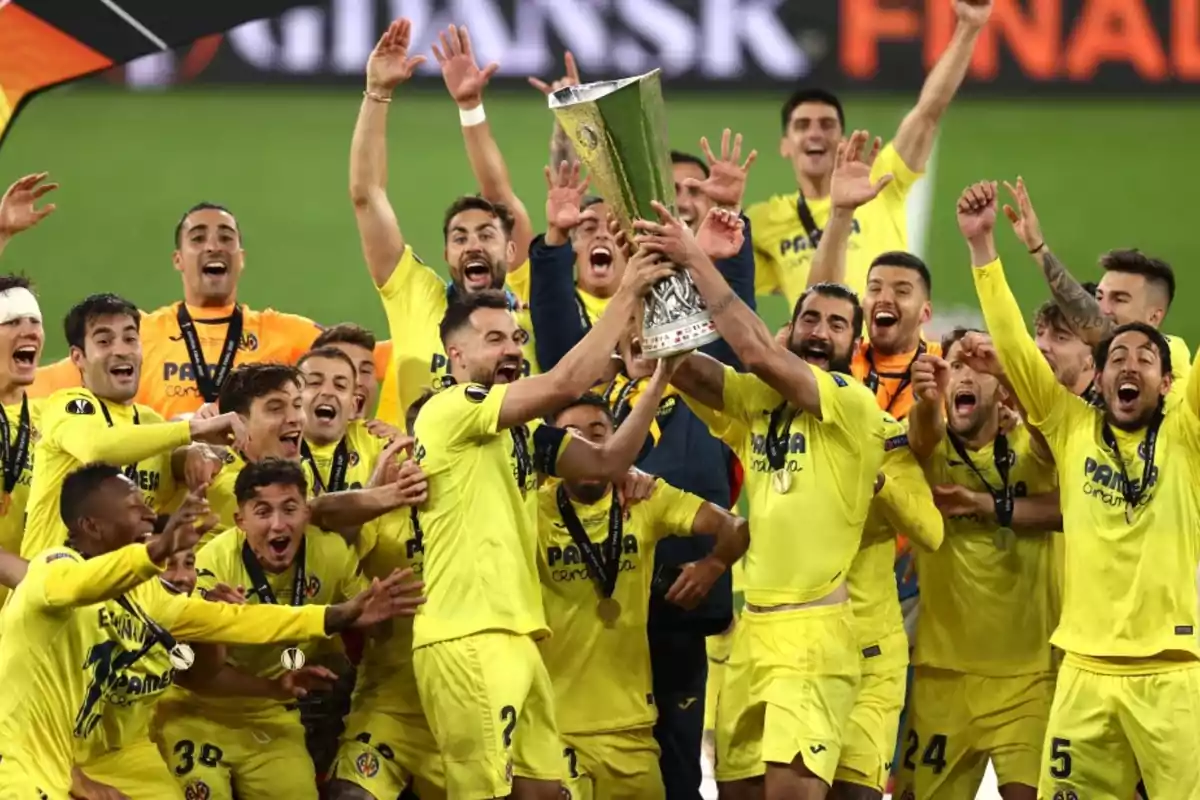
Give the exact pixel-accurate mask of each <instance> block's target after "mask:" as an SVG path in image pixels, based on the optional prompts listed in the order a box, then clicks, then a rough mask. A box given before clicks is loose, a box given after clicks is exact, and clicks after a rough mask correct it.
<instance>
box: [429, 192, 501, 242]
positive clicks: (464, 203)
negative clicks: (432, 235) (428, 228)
mask: <svg viewBox="0 0 1200 800" xmlns="http://www.w3.org/2000/svg"><path fill="white" fill-rule="evenodd" d="M464 211H483V212H485V213H488V214H491V215H492V216H493V217H495V218H496V219H498V220H500V227H501V228H502V229H503V230H504V235H505V236H512V232H513V227H514V226H515V225H516V222H517V221H516V218H515V217H513V215H512V211H510V210H509V209H508V206H506V205H504V203H493V202H492V201H490V200H487V199H485V198H483V197H480V196H479V195H477V194H465V195H463V196H462V197H459V198H457V199H456V200H455V201H454V202H453V203H451V204H450V207H449V208H447V209H446V216H445V217H444V218H443V219H442V240H443V241H449V240H450V221H451V220H453V219H454V218H455V217H456V216H458V215H459V214H461V213H462V212H464Z"/></svg>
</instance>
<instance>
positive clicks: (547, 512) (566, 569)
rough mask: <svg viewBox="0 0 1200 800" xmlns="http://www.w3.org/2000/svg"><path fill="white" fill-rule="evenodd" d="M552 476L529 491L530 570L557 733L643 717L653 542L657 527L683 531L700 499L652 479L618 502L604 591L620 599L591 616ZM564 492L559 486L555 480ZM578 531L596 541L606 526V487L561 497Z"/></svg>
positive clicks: (589, 581) (648, 705)
mask: <svg viewBox="0 0 1200 800" xmlns="http://www.w3.org/2000/svg"><path fill="white" fill-rule="evenodd" d="M561 486H562V484H561V483H558V482H556V483H555V484H554V485H548V486H543V487H542V488H541V490H540V491H539V492H538V523H537V530H538V572H539V574H540V575H541V582H542V599H543V602H544V605H545V609H546V623H547V624H548V625H549V626H550V630H551V632H552V633H553V636H551V637H549V638H546V639H543V640H542V641H541V642H540V643H539V644H540V646H541V650H542V659H543V660H544V661H545V663H546V670H547V671H548V672H549V673H550V679H551V681H552V683H553V684H554V696H555V710H556V715H557V717H558V728H559V732H561V733H568V734H569V733H595V732H600V731H619V730H626V729H629V728H639V727H649V726H651V725H653V724H654V720H655V717H656V710H655V707H654V703H653V694H652V688H651V686H652V684H651V679H650V645H649V643H648V642H647V639H646V620H647V618H648V616H649V612H650V583H651V580H652V578H653V573H654V547H655V545H656V544H657V543H658V540H659V539H661V538H662V537H664V536H672V535H676V536H689V535H691V533H692V523H693V522H694V521H695V519H696V513H697V512H698V511H699V510H700V507H701V505H703V503H704V501H703V500H701V499H700V498H699V497H696V496H695V495H691V494H688V493H687V492H682V491H680V490H679V489H676V488H674V487H673V486H669V485H667V484H666V483H663V482H661V481H660V482H659V483H658V484H657V485H656V486H655V488H654V493H653V494H652V495H651V496H650V498H649V499H648V500H646V501H644V502H642V503H638V504H636V505H634V506H631V507H630V508H629V509H628V514H629V518H628V519H623V517H624V512H623V511H622V513H621V514H618V515H617V516H618V518H622V521H621V523H620V524H621V532H620V568H619V572H618V573H617V582H616V586H615V588H614V590H613V594H612V599H613V600H615V601H616V602H618V603H619V604H620V606H621V614H620V617H618V619H617V620H616V622H615V623H614V624H613V625H612V626H611V627H609V626H606V625H605V624H604V622H603V621H602V620H601V619H600V616H599V613H598V611H597V604H598V603H599V601H600V598H601V595H600V593H599V591H598V589H597V586H596V582H595V580H594V578H593V577H592V574H591V570H590V569H589V567H588V562H587V559H586V558H585V557H584V556H583V555H582V554H581V552H580V549H579V547H578V546H577V545H576V544H575V542H574V540H573V539H572V537H571V534H570V533H569V532H568V530H567V527H566V525H565V524H564V523H563V517H562V513H561V512H560V510H559V506H558V496H559V488H560V487H561ZM563 494H564V495H565V494H566V492H565V489H564V490H563ZM567 502H569V503H570V504H571V507H572V508H573V509H574V511H575V513H576V515H577V516H578V518H579V522H580V524H581V525H582V526H583V529H584V531H586V532H587V536H588V539H589V540H590V541H592V542H595V543H597V544H598V545H599V546H600V549H601V552H603V548H604V545H605V542H606V540H607V539H608V536H609V529H610V524H611V514H610V510H611V509H612V508H613V505H612V502H613V501H612V493H611V492H609V494H607V495H605V496H604V497H603V498H602V499H601V500H599V501H598V502H596V503H592V504H586V503H581V502H576V501H574V500H571V499H569V498H567Z"/></svg>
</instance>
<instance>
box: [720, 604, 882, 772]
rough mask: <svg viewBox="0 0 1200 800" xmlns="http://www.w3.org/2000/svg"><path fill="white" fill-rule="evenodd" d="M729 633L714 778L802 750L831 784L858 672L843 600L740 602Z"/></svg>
mask: <svg viewBox="0 0 1200 800" xmlns="http://www.w3.org/2000/svg"><path fill="white" fill-rule="evenodd" d="M733 637H734V640H733V651H732V652H731V653H730V656H729V661H728V662H727V663H726V665H725V680H724V682H723V685H722V687H721V698H720V702H719V703H718V705H717V728H716V766H715V772H716V778H717V781H719V782H725V781H736V780H742V779H745V778H753V777H758V776H760V775H763V774H764V773H765V771H766V764H767V763H774V764H790V763H792V762H793V761H794V760H795V758H796V756H801V757H802V758H803V761H804V766H806V767H807V768H808V769H809V770H810V771H811V772H812V773H813V774H815V775H816V776H817V777H819V778H820V779H821V780H823V781H825V782H826V783H828V784H832V782H833V778H834V774H835V773H836V771H837V764H838V758H839V756H840V754H841V745H842V735H843V726H844V724H845V721H846V719H848V718H849V716H850V712H851V709H853V707H854V698H855V695H856V694H857V693H858V685H859V676H860V669H859V654H858V647H857V646H856V644H855V640H854V628H853V615H852V614H851V611H850V604H849V603H842V604H839V605H835V606H818V607H816V608H808V609H801V610H796V611H775V612H767V613H756V612H752V611H749V610H747V611H745V612H744V613H743V614H742V616H741V618H740V619H739V620H738V625H737V627H736V628H735V629H734V634H733Z"/></svg>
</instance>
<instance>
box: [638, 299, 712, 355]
mask: <svg viewBox="0 0 1200 800" xmlns="http://www.w3.org/2000/svg"><path fill="white" fill-rule="evenodd" d="M720 338H721V334H719V333H717V326H716V325H714V324H713V321H712V317H710V316H709V315H708V312H707V311H705V312H703V313H700V314H694V315H692V316H690V317H686V318H684V319H681V320H679V321H678V322H672V323H670V324H668V325H662V326H659V327H657V328H647V329H645V330H643V331H642V357H643V358H668V357H670V356H675V355H679V354H680V353H690V352H692V351H693V350H696V349H699V348H700V347H703V346H704V345H706V344H708V343H709V342H715V341H716V340H717V339H720Z"/></svg>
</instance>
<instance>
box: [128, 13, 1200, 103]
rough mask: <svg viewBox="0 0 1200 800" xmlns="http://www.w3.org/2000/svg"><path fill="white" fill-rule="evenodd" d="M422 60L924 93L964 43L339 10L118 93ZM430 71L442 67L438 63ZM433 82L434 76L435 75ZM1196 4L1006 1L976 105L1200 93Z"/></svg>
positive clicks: (748, 16) (774, 23)
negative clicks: (406, 43)
mask: <svg viewBox="0 0 1200 800" xmlns="http://www.w3.org/2000/svg"><path fill="white" fill-rule="evenodd" d="M401 15H403V16H408V17H410V18H412V19H413V21H414V26H415V34H416V39H417V43H416V50H417V51H418V52H425V53H427V52H428V50H429V45H430V43H431V42H432V37H433V36H434V35H435V34H436V32H437V31H438V30H440V29H442V28H444V27H445V26H446V25H448V24H450V23H460V24H461V23H463V22H465V23H467V25H468V27H469V29H470V31H471V36H472V39H473V41H474V43H475V47H476V51H477V53H478V55H479V58H480V60H481V62H482V61H497V62H499V64H500V78H498V79H497V82H499V83H503V82H504V81H505V80H511V81H521V82H523V81H524V79H525V77H526V76H528V75H537V76H541V77H543V78H549V77H558V75H559V74H560V72H561V70H562V57H561V56H562V52H563V50H564V49H570V50H571V51H573V52H574V54H575V57H576V59H577V60H578V62H579V67H580V70H581V72H582V74H583V76H584V79H585V80H597V79H601V78H613V77H623V76H627V75H633V74H637V73H640V72H644V71H646V70H649V69H652V68H654V67H662V69H663V72H664V74H665V77H666V82H667V84H668V86H670V87H674V88H691V89H705V90H711V89H718V88H727V89H748V88H779V87H781V86H791V85H795V84H798V83H805V84H820V85H823V86H827V87H830V88H833V89H844V88H865V89H871V90H880V91H887V90H904V91H914V90H916V89H917V88H918V87H919V86H920V84H921V82H922V80H923V79H924V77H925V74H926V71H927V70H928V68H929V66H930V65H931V64H932V63H933V62H934V61H935V60H936V58H937V56H938V55H939V54H940V53H941V52H942V50H943V49H944V48H945V46H946V43H947V42H948V41H949V40H950V37H951V36H952V33H953V30H954V25H955V16H954V6H953V3H952V1H951V0H390V1H389V0H331V2H328V3H323V4H314V5H308V6H298V7H296V8H293V9H291V10H289V11H287V12H286V13H284V14H283V15H282V16H280V17H278V18H276V19H273V20H262V21H258V22H250V23H246V24H243V25H240V26H238V27H236V28H234V29H232V30H230V31H229V32H228V33H225V34H223V35H216V36H212V37H208V38H206V39H203V40H200V41H199V42H197V43H195V44H193V45H192V46H190V47H185V48H181V49H178V50H175V51H173V52H166V53H159V54H156V55H152V56H147V57H145V58H142V59H139V60H137V61H135V62H133V63H131V64H129V65H127V66H125V67H122V68H120V69H118V70H116V71H114V73H113V74H110V75H108V76H107V77H108V79H110V80H118V81H124V82H126V83H128V84H131V85H134V86H155V85H162V84H167V83H173V82H195V83H207V84H244V83H283V84H299V85H309V86H311V85H321V84H340V83H347V84H357V83H359V82H361V80H362V71H363V65H364V64H365V62H366V59H367V54H368V53H369V52H370V51H371V48H372V46H373V45H374V43H375V40H376V38H377V36H378V35H379V33H380V32H381V31H382V30H383V29H384V27H385V25H386V24H387V22H388V21H389V20H390V19H391V18H392V17H393V16H401ZM430 62H432V59H430ZM424 73H425V75H426V76H428V77H429V78H431V79H436V78H437V76H438V72H437V66H436V64H433V63H429V64H427V65H426V66H425V68H424ZM1197 84H1200V0H995V10H994V12H993V15H992V21H991V23H990V25H989V26H988V28H987V30H986V31H985V32H984V33H983V34H982V37H981V39H980V43H979V46H978V47H977V48H976V52H975V59H974V61H973V63H972V67H971V73H970V77H969V78H968V84H967V89H966V91H967V92H970V93H976V94H979V93H990V94H997V93H999V94H1012V95H1017V94H1020V93H1023V92H1027V91H1028V90H1030V89H1032V88H1035V87H1036V88H1038V89H1046V90H1058V91H1061V90H1067V91H1069V92H1070V93H1072V94H1078V93H1081V92H1090V93H1098V94H1105V93H1109V94H1112V93H1117V94H1132V93H1139V94H1144V93H1147V92H1162V93H1175V92H1180V91H1181V90H1186V91H1192V87H1195V86H1196V85H1197Z"/></svg>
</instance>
